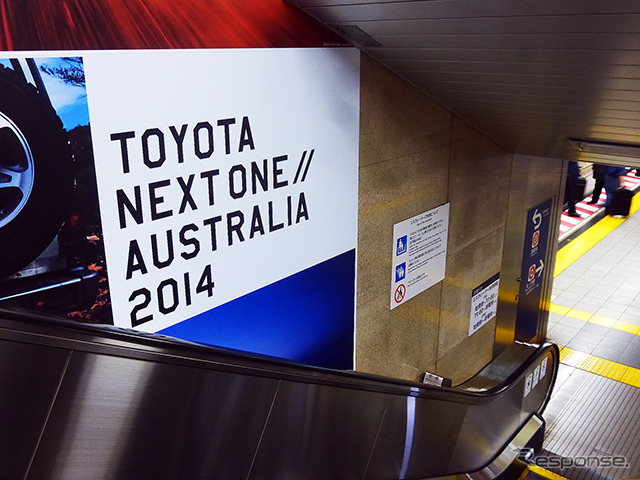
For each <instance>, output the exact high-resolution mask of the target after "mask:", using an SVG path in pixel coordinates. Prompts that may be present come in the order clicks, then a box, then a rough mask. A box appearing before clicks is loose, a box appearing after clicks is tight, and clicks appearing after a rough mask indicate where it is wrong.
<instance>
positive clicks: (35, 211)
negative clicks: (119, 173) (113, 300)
mask: <svg viewBox="0 0 640 480" xmlns="http://www.w3.org/2000/svg"><path fill="white" fill-rule="evenodd" d="M72 163H73V160H72V157H71V154H70V150H69V145H68V141H67V138H66V134H65V132H64V130H63V128H62V123H61V121H60V119H59V118H58V116H57V115H56V113H55V111H54V109H53V107H52V106H51V105H50V103H49V101H48V99H47V98H44V97H43V96H42V95H39V94H38V91H37V90H36V88H35V87H34V86H33V85H31V84H28V83H26V82H25V81H24V80H23V79H21V78H20V77H19V76H18V75H17V73H16V72H14V71H13V70H10V69H7V68H0V278H4V277H6V276H7V275H10V274H12V273H15V272H16V271H18V270H20V268H22V267H24V266H25V265H27V264H28V263H29V262H31V261H33V260H34V259H35V258H37V256H38V255H39V254H40V253H41V252H42V251H43V250H44V249H45V248H46V247H47V245H49V244H50V243H51V241H52V240H53V238H54V237H55V236H56V234H57V233H58V231H59V229H60V227H61V225H62V224H63V222H64V219H65V216H66V212H67V206H68V201H69V198H70V197H71V192H72V189H73V174H72Z"/></svg>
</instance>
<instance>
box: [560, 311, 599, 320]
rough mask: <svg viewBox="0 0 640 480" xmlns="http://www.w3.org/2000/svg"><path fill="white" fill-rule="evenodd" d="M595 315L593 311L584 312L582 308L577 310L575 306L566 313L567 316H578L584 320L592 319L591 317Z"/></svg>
mask: <svg viewBox="0 0 640 480" xmlns="http://www.w3.org/2000/svg"><path fill="white" fill-rule="evenodd" d="M593 315H594V314H593V313H589V312H583V311H582V310H577V309H575V308H572V309H571V310H569V311H568V312H567V313H566V316H567V317H571V318H577V319H578V320H582V321H584V322H588V321H589V320H591V317H593Z"/></svg>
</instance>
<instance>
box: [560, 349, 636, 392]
mask: <svg viewBox="0 0 640 480" xmlns="http://www.w3.org/2000/svg"><path fill="white" fill-rule="evenodd" d="M560 363H563V364H565V365H569V366H570V367H575V368H578V369H580V370H584V371H585V372H590V373H593V374H595V375H600V376H601V377H606V378H610V379H611V380H616V381H618V382H622V383H626V384H627V385H631V386H633V387H636V388H640V370H639V369H637V368H633V367H629V366H627V365H622V364H621V363H617V362H612V361H611V360H607V359H606V358H600V357H596V356H593V355H589V354H588V353H584V352H579V351H577V350H573V349H571V348H567V347H560Z"/></svg>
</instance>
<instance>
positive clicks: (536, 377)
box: [532, 365, 540, 388]
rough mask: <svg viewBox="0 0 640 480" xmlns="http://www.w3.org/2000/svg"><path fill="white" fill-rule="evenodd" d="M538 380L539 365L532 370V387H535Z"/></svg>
mask: <svg viewBox="0 0 640 480" xmlns="http://www.w3.org/2000/svg"><path fill="white" fill-rule="evenodd" d="M539 380H540V365H538V366H537V367H536V369H535V370H534V371H533V385H532V388H536V385H538V381H539Z"/></svg>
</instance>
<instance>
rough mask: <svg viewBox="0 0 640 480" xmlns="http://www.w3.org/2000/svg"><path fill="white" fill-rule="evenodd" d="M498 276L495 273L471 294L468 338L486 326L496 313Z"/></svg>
mask: <svg viewBox="0 0 640 480" xmlns="http://www.w3.org/2000/svg"><path fill="white" fill-rule="evenodd" d="M499 284H500V274H499V273H496V274H495V275H494V276H493V277H491V278H490V279H489V280H487V281H486V282H484V283H483V284H482V285H479V286H478V287H476V288H474V289H473V292H472V294H471V318H470V320H469V336H471V335H473V334H474V333H475V332H477V331H478V330H479V329H480V327H482V326H483V325H486V324H487V323H488V322H489V320H491V319H492V318H493V317H495V316H496V313H497V312H498V287H499Z"/></svg>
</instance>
